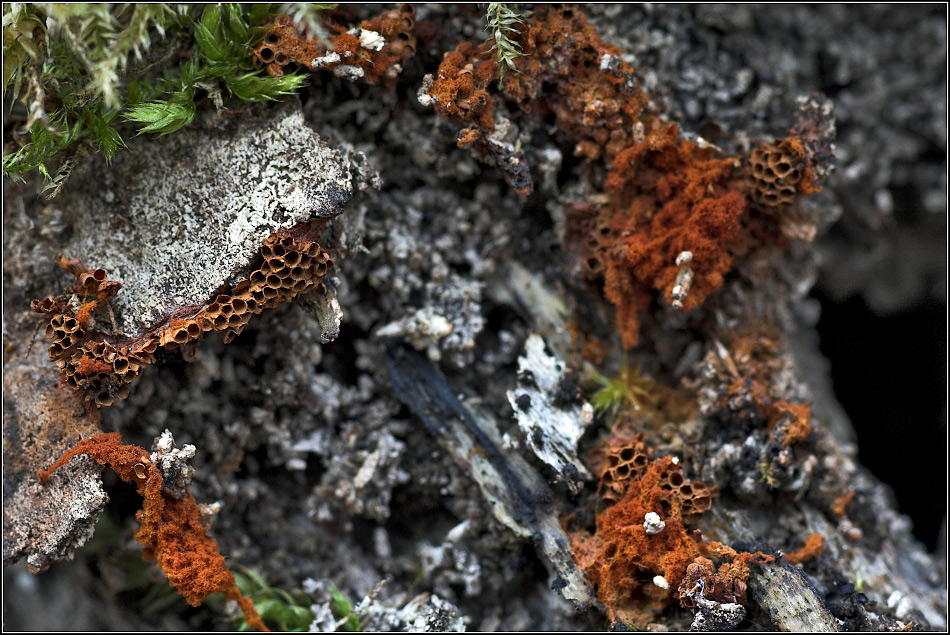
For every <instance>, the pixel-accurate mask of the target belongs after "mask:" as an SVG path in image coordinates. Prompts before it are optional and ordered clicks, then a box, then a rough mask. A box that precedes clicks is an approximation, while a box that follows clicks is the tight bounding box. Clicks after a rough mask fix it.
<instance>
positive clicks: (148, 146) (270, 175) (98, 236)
mask: <svg viewBox="0 0 950 635" xmlns="http://www.w3.org/2000/svg"><path fill="white" fill-rule="evenodd" d="M219 124H220V122H219ZM129 150H130V151H129V152H128V153H123V154H122V155H121V157H119V158H117V159H116V160H115V161H114V162H113V164H112V165H111V166H107V165H106V164H105V163H104V162H103V161H102V160H96V161H91V162H89V163H88V164H86V165H85V166H83V168H82V169H81V170H80V171H79V172H78V173H76V174H74V175H73V177H72V179H71V181H70V185H69V186H68V188H67V189H66V190H64V191H63V193H62V194H61V195H60V196H59V197H58V198H57V199H55V201H54V205H55V206H56V207H58V208H60V209H62V210H64V211H66V212H67V213H68V215H69V216H71V220H73V227H74V231H73V234H72V236H71V237H70V239H69V240H68V242H66V243H65V244H63V245H62V251H63V253H65V254H67V255H68V256H70V257H74V258H80V259H82V261H83V263H84V264H85V265H86V266H87V267H90V268H103V269H105V270H106V271H107V272H108V274H109V278H110V279H112V280H118V281H119V282H121V283H122V290H121V291H120V292H119V294H118V295H117V296H116V297H115V299H114V300H113V307H114V309H115V311H116V316H117V319H118V326H119V328H121V329H122V330H123V331H124V333H125V335H128V336H135V335H138V334H140V333H141V332H142V331H144V330H146V329H148V328H150V327H152V326H154V325H155V324H156V323H157V322H158V321H160V320H162V319H163V318H165V317H166V316H167V315H168V314H169V313H170V312H171V311H173V310H175V309H176V308H179V307H181V306H186V305H190V304H199V303H204V302H206V301H208V300H209V299H210V297H211V296H213V295H214V293H215V291H216V290H217V289H219V288H220V287H221V286H222V285H223V284H225V283H227V282H233V281H234V278H235V277H238V276H239V274H240V273H241V272H242V270H243V269H245V268H246V267H247V266H248V265H249V264H250V262H251V260H252V259H253V257H254V256H255V255H256V254H257V250H258V248H259V247H260V245H261V243H263V241H264V240H265V239H266V238H267V237H268V236H269V235H270V234H271V233H273V232H274V231H276V230H278V229H282V228H290V227H292V226H294V225H296V224H298V223H300V222H303V221H306V220H309V219H313V218H330V217H334V216H337V215H339V214H340V213H341V212H342V211H343V206H344V205H345V204H346V203H347V202H348V201H349V200H350V198H351V196H352V193H353V188H354V173H355V172H358V171H359V169H358V168H356V164H355V163H354V162H353V161H351V157H350V155H349V154H348V153H345V152H344V151H342V150H337V149H333V148H331V147H329V146H328V145H327V144H326V142H325V141H324V140H323V139H321V138H320V137H319V136H318V135H317V134H316V133H315V132H314V131H313V130H311V129H310V128H309V127H308V126H307V125H306V124H305V123H304V120H303V115H302V113H301V111H300V108H299V105H297V104H292V105H290V106H285V107H283V108H281V109H280V110H278V111H276V112H273V113H271V115H270V116H269V117H267V118H265V119H263V120H251V121H239V122H235V123H229V124H228V125H226V126H225V127H224V128H220V125H219V127H212V126H211V125H210V124H209V125H205V126H203V127H198V128H197V129H196V130H194V131H193V132H191V131H190V132H188V133H187V134H177V135H169V136H167V137H162V138H159V139H153V138H150V139H147V140H146V139H145V138H144V137H143V138H141V139H135V140H132V141H130V142H129Z"/></svg>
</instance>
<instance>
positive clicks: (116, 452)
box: [39, 432, 268, 631]
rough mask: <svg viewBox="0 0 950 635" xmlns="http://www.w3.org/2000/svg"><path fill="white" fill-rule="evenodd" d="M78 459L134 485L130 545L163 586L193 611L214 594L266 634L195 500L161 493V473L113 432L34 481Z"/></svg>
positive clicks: (81, 444) (93, 439)
mask: <svg viewBox="0 0 950 635" xmlns="http://www.w3.org/2000/svg"><path fill="white" fill-rule="evenodd" d="M80 454H86V455H88V456H89V457H91V458H92V459H93V460H94V461H96V462H97V463H99V464H101V465H105V466H107V467H109V468H110V469H111V470H113V471H114V472H115V473H116V474H117V475H118V476H119V478H121V479H122V480H123V481H126V482H129V483H135V486H136V487H137V488H138V492H139V494H140V495H141V496H142V498H143V499H144V502H143V507H142V509H141V510H140V511H139V512H138V513H137V514H136V518H137V519H138V521H139V523H140V527H139V528H138V530H136V532H135V539H136V540H137V541H138V542H139V543H140V544H142V545H143V546H144V547H145V550H144V552H143V555H144V557H145V558H146V559H147V560H152V559H154V560H155V561H156V562H157V563H158V566H159V567H160V568H161V569H162V571H163V572H164V573H165V575H166V576H167V577H168V581H169V582H170V583H171V584H172V586H174V587H175V588H176V589H177V590H178V592H179V593H181V595H182V596H184V598H185V599H186V600H187V601H188V603H189V604H191V605H192V606H198V605H199V604H201V603H202V602H203V601H204V599H205V598H206V597H208V595H210V594H211V593H215V592H218V591H220V592H222V593H224V595H225V597H227V598H228V599H229V600H235V601H236V602H237V603H238V604H239V605H240V607H241V610H242V611H243V612H244V615H245V617H246V619H247V623H248V625H250V626H251V628H256V629H257V630H260V631H267V630H268V629H267V627H266V626H265V625H264V622H263V621H262V620H261V618H260V616H259V615H258V614H257V610H256V609H255V608H254V603H253V602H252V601H251V600H250V599H249V598H246V597H244V596H243V595H241V591H240V590H239V589H238V586H237V583H236V582H235V580H234V575H233V574H232V573H231V571H229V570H228V568H227V567H226V566H225V564H224V556H222V555H221V554H220V553H219V551H218V545H217V543H216V542H215V540H214V538H213V537H212V536H211V535H210V534H209V533H208V532H207V530H206V529H205V528H204V526H203V525H202V523H201V513H200V511H199V509H198V504H197V503H196V502H195V499H194V498H193V497H192V496H191V495H190V494H186V495H185V496H184V497H183V498H181V499H177V498H174V497H172V496H170V495H169V494H168V493H166V492H165V490H164V489H163V488H162V475H161V472H160V471H159V469H158V467H157V466H155V465H154V464H153V463H152V461H151V458H150V455H149V453H148V452H146V451H145V449H143V448H140V447H138V446H135V445H123V444H122V440H121V437H120V436H119V433H118V432H111V433H103V434H97V435H96V436H94V437H91V438H89V439H84V440H82V441H80V442H79V443H77V444H76V445H75V446H74V447H73V448H71V449H70V450H67V451H66V453H65V454H63V455H62V456H61V457H60V458H59V459H57V461H56V462H55V463H53V464H52V465H50V466H49V467H48V468H47V469H45V470H41V471H40V472H39V477H40V479H41V480H43V481H45V480H47V479H48V478H49V477H50V476H51V475H52V474H53V472H55V471H56V470H58V469H59V468H61V467H62V466H64V465H66V463H67V462H68V461H69V460H70V459H71V458H72V457H74V456H77V455H80Z"/></svg>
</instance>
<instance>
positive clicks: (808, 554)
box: [785, 534, 825, 564]
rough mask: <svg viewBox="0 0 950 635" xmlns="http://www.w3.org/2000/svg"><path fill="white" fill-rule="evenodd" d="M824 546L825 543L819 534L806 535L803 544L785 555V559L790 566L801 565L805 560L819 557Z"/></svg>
mask: <svg viewBox="0 0 950 635" xmlns="http://www.w3.org/2000/svg"><path fill="white" fill-rule="evenodd" d="M824 544H825V541H824V538H822V537H821V534H808V535H807V536H805V544H804V545H802V546H801V547H799V548H798V549H796V550H795V551H792V552H790V553H787V554H785V559H786V560H788V561H789V562H791V563H792V564H801V563H803V562H805V561H806V560H811V559H812V558H816V557H818V556H820V555H821V551H822V549H823V548H824Z"/></svg>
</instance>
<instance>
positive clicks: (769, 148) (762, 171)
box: [746, 137, 821, 209]
mask: <svg viewBox="0 0 950 635" xmlns="http://www.w3.org/2000/svg"><path fill="white" fill-rule="evenodd" d="M746 164H747V165H746V170H747V172H748V174H749V175H750V176H751V181H752V186H751V188H750V192H749V196H750V198H751V199H752V200H753V201H754V202H755V203H756V204H757V205H759V206H761V207H763V208H765V209H775V208H778V207H785V206H786V205H790V204H791V203H792V202H793V201H794V200H795V199H796V198H797V197H798V195H799V194H801V193H806V194H809V193H812V192H817V191H818V190H820V189H821V188H820V187H819V186H817V185H816V184H815V183H814V181H815V175H814V174H813V173H812V170H811V168H810V166H809V162H808V157H807V156H806V154H805V150H804V148H803V147H802V142H801V141H800V140H799V139H796V138H794V137H789V138H787V139H782V140H781V141H777V142H766V143H762V144H760V145H758V146H756V147H755V148H753V149H752V152H751V153H749V156H748V157H747V159H746Z"/></svg>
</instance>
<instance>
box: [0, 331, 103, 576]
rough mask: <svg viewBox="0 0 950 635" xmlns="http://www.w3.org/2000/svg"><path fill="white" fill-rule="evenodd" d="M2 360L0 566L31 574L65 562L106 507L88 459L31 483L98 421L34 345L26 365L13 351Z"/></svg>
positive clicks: (96, 469) (96, 470)
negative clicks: (21, 565) (20, 566)
mask: <svg viewBox="0 0 950 635" xmlns="http://www.w3.org/2000/svg"><path fill="white" fill-rule="evenodd" d="M6 326H8V324H5V327H6ZM4 332H5V334H6V335H10V333H8V332H7V329H6V328H4ZM16 334H17V335H22V334H21V333H16ZM5 357H7V359H5V364H4V367H3V440H4V443H3V564H4V565H11V564H13V563H14V562H16V561H18V560H19V559H21V558H23V557H25V558H26V562H27V567H28V568H29V570H30V571H31V572H33V573H38V572H41V571H45V570H46V569H47V568H48V567H49V565H50V564H51V563H52V562H54V561H57V560H62V559H63V558H71V557H72V553H73V550H74V549H76V548H78V547H80V546H82V545H83V543H85V542H86V540H88V539H89V538H90V537H91V536H92V530H93V527H94V525H95V523H96V520H97V518H98V517H99V512H100V511H101V510H102V508H103V507H104V506H105V504H106V501H107V500H108V497H107V496H106V493H105V491H104V490H103V489H102V481H101V479H100V478H99V472H100V468H99V467H98V466H97V465H95V464H94V463H93V462H92V461H90V460H88V459H76V460H75V461H73V462H71V463H70V465H69V466H67V467H66V468H65V469H64V470H63V473H62V474H57V475H55V476H53V477H52V478H51V479H50V480H49V481H48V482H47V483H40V480H39V478H38V476H37V471H38V470H40V469H43V468H45V467H48V466H49V465H50V464H51V463H53V461H55V460H56V459H57V458H59V456H60V455H61V454H62V453H63V452H64V451H65V450H66V449H68V448H69V447H71V446H72V445H74V444H75V442H77V441H78V440H79V439H80V438H85V437H88V436H90V435H92V434H95V433H97V432H99V417H98V413H96V412H91V413H87V412H86V409H85V408H84V407H83V405H82V403H81V402H80V400H79V399H78V398H76V396H75V395H74V394H73V393H72V392H70V391H68V390H67V389H65V388H62V387H60V386H59V377H58V373H57V371H56V367H55V366H53V365H52V364H50V363H49V362H48V361H47V360H46V359H44V358H45V357H46V354H45V350H44V349H43V347H42V346H36V347H34V348H33V350H32V351H31V352H30V354H29V356H27V357H26V358H23V357H22V355H21V354H20V352H19V351H18V350H16V351H15V353H14V354H11V355H7V356H5Z"/></svg>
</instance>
